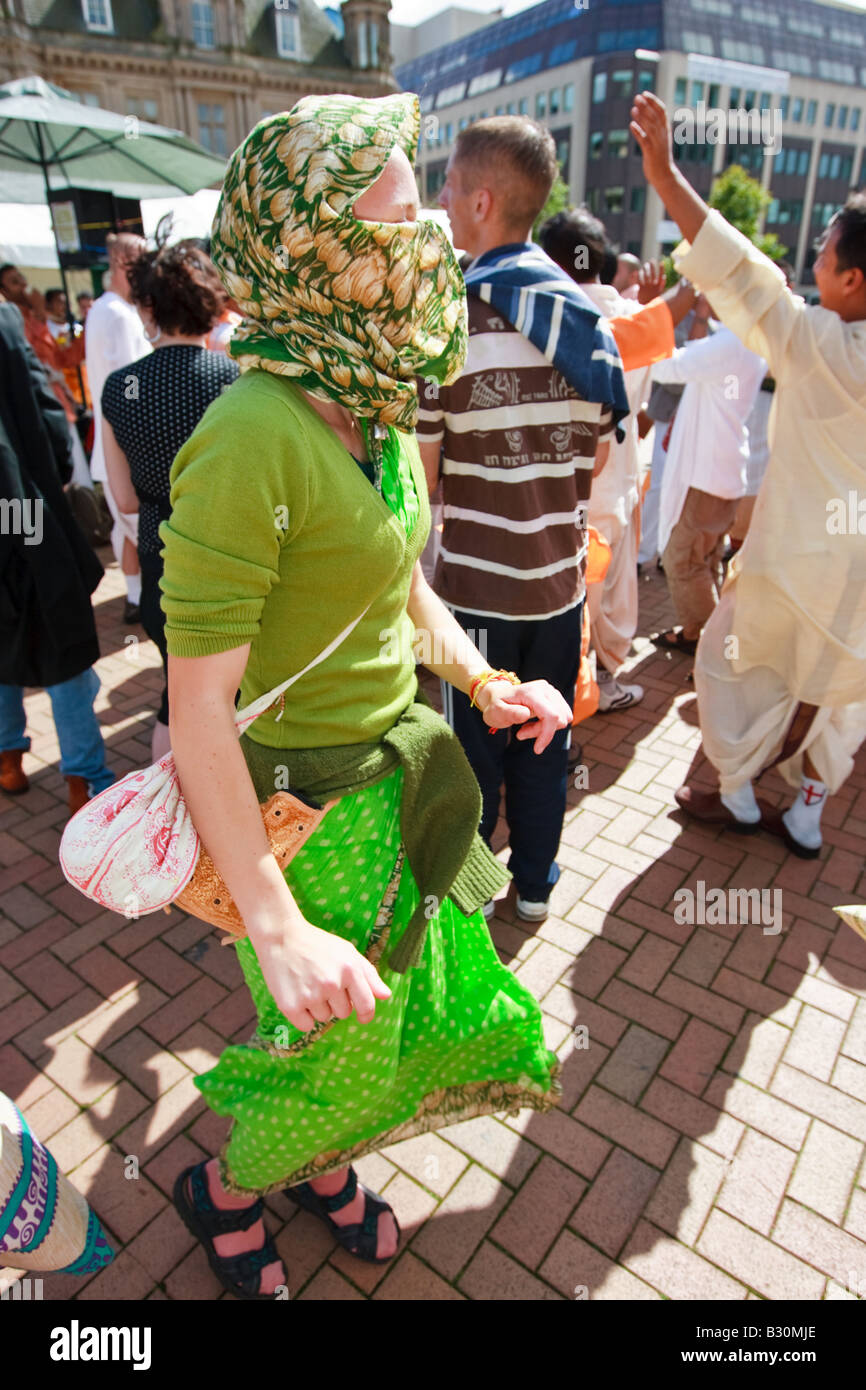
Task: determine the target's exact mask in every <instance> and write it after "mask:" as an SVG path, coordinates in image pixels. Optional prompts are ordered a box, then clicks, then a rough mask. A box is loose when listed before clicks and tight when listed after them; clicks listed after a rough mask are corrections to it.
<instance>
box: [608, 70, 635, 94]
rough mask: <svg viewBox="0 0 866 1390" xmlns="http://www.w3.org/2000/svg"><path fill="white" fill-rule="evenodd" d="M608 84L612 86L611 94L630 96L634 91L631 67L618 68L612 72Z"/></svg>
mask: <svg viewBox="0 0 866 1390" xmlns="http://www.w3.org/2000/svg"><path fill="white" fill-rule="evenodd" d="M610 85H611V86H612V88H613V91H612V92H611V96H614V97H630V96H631V94H632V92H633V91H634V76H633V74H632V71H631V68H620V69H619V70H618V71H617V72H612V73H611V75H610Z"/></svg>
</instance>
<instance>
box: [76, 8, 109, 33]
mask: <svg viewBox="0 0 866 1390" xmlns="http://www.w3.org/2000/svg"><path fill="white" fill-rule="evenodd" d="M81 8H82V11H83V13H84V23H85V24H86V25H87V27H88V29H91V30H93V31H94V32H96V33H99V34H113V33H114V20H113V18H112V15H111V0H81Z"/></svg>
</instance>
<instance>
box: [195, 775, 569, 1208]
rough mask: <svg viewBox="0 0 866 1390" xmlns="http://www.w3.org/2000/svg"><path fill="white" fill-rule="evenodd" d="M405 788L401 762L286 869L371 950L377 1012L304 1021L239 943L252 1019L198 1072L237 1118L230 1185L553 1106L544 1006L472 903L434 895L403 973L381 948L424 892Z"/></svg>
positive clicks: (330, 817) (312, 1169)
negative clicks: (303, 1028) (408, 855)
mask: <svg viewBox="0 0 866 1390" xmlns="http://www.w3.org/2000/svg"><path fill="white" fill-rule="evenodd" d="M402 785H403V772H402V769H401V768H397V769H396V770H395V771H394V772H392V773H391V774H390V775H389V776H388V777H387V778H385V779H384V780H383V781H382V782H379V783H377V784H376V785H375V786H373V787H368V788H366V789H365V790H363V791H360V792H356V793H354V794H353V795H351V796H347V797H344V798H343V799H342V800H341V801H340V802H339V803H338V804H337V805H336V806H335V807H334V808H333V809H332V810H331V811H329V812H328V814H327V815H326V816H325V818H324V820H323V821H322V823H321V825H320V826H319V828H318V829H317V831H316V832H315V834H314V835H313V836H312V837H311V838H310V839H309V840H308V841H307V843H306V844H305V845H304V846H303V848H302V849H301V850H300V851H299V852H298V853H297V855H296V856H295V858H294V859H293V860H292V862H291V864H289V866H288V868H287V869H286V880H287V882H288V884H289V887H290V888H291V890H292V893H293V895H294V897H295V899H296V901H297V903H298V905H299V907H300V908H301V911H302V912H303V913H304V916H305V917H306V918H307V920H308V921H310V922H313V923H314V924H315V925H316V926H319V927H322V928H323V929H325V930H327V931H333V932H336V933H338V934H339V935H340V936H342V937H345V938H346V939H347V940H349V941H351V942H352V943H353V945H355V946H356V947H357V949H358V950H359V951H362V952H364V953H366V954H367V955H368V956H369V957H370V959H372V960H374V961H376V965H377V968H378V970H379V972H380V974H381V975H382V978H383V979H384V980H385V983H386V984H387V985H388V986H389V988H390V989H391V991H392V996H391V998H390V999H389V1000H388V1001H387V1002H382V1001H378V1000H377V1002H376V1016H375V1018H374V1019H373V1021H372V1022H371V1023H368V1024H365V1025H361V1024H359V1023H358V1021H357V1017H356V1016H355V1015H352V1016H351V1017H350V1018H348V1019H341V1020H335V1021H333V1022H331V1023H328V1024H319V1025H317V1026H316V1028H315V1029H314V1030H313V1031H312V1032H310V1033H302V1032H300V1031H299V1030H298V1029H297V1028H294V1027H292V1025H291V1024H290V1023H289V1022H288V1021H287V1020H286V1018H285V1017H284V1016H283V1015H282V1014H281V1013H280V1012H279V1010H278V1008H277V1006H276V1004H275V1003H274V1000H273V998H272V996H271V994H270V991H269V990H268V988H267V985H266V984H265V981H264V978H263V976H262V972H261V969H260V966H259V963H258V960H257V958H256V954H255V951H254V949H253V947H252V944H251V943H250V941H249V940H247V939H244V940H241V941H239V942H238V944H237V947H236V949H237V952H238V957H239V959H240V962H241V966H242V968H243V971H244V975H245V977H246V981H247V984H248V985H249V988H250V991H251V993H252V996H253V1000H254V1001H255V1005H256V1010H257V1013H258V1024H257V1030H256V1033H255V1034H254V1036H253V1038H252V1039H251V1040H250V1041H249V1042H248V1043H246V1044H245V1045H243V1046H230V1047H227V1048H226V1050H225V1051H224V1052H223V1054H222V1056H221V1057H220V1059H219V1062H218V1063H217V1065H216V1066H215V1067H214V1068H213V1069H212V1070H211V1071H209V1072H205V1073H204V1075H202V1076H200V1077H198V1079H197V1081H196V1085H197V1086H198V1088H199V1090H200V1091H201V1092H202V1094H203V1095H204V1097H205V1099H206V1100H207V1102H208V1104H209V1105H210V1106H211V1108H212V1109H213V1110H214V1111H216V1113H217V1114H219V1115H227V1116H231V1118H232V1121H233V1124H232V1129H231V1133H230V1136H229V1139H228V1141H227V1143H226V1145H225V1146H224V1149H223V1152H222V1155H221V1167H222V1174H223V1181H224V1183H225V1184H226V1186H227V1187H229V1188H230V1189H231V1190H234V1191H237V1192H256V1193H260V1192H270V1191H275V1190H278V1189H279V1188H282V1187H289V1186H292V1185H293V1184H295V1183H299V1182H303V1181H305V1180H306V1179H308V1178H310V1177H316V1176H319V1175H321V1174H323V1173H327V1172H331V1171H334V1170H336V1169H338V1168H341V1167H343V1166H345V1164H347V1163H350V1162H351V1161H352V1160H353V1159H355V1158H360V1157H361V1156H362V1155H363V1154H366V1153H370V1152H372V1151H374V1150H376V1149H379V1148H381V1147H383V1146H384V1145H385V1144H390V1143H394V1142H396V1141H397V1140H400V1139H406V1138H409V1137H410V1136H411V1135H413V1134H420V1133H424V1132H426V1131H428V1130H432V1129H439V1128H441V1127H442V1126H444V1125H448V1124H453V1123H455V1122H457V1121H458V1120H465V1119H469V1118H470V1117H472V1116H474V1115H482V1114H491V1113H495V1112H502V1111H508V1112H509V1113H516V1112H517V1111H518V1110H519V1109H521V1108H523V1107H527V1106H529V1107H532V1108H534V1109H536V1110H547V1109H549V1108H550V1107H552V1106H553V1105H555V1104H556V1103H557V1100H558V1098H559V1094H560V1089H559V1082H558V1072H559V1066H558V1062H557V1059H556V1057H555V1055H554V1054H553V1053H552V1052H549V1051H548V1049H547V1047H546V1046H545V1043H544V1036H543V1033H542V1024H541V1011H540V1009H539V1006H538V1004H537V1002H536V1000H535V999H534V998H533V997H532V995H531V994H530V993H529V991H528V990H527V989H526V988H525V987H524V986H523V985H522V984H521V983H520V981H519V980H517V979H516V978H515V977H514V975H512V973H511V972H510V971H509V970H507V969H506V968H505V966H504V965H502V963H501V961H500V960H499V957H498V956H497V954H496V951H495V949H494V947H493V943H492V941H491V939H490V934H489V932H488V930H487V924H486V922H485V920H484V917H483V914H482V913H480V912H477V913H475V914H474V915H473V916H472V917H468V918H467V917H464V916H463V914H462V913H461V912H460V911H458V909H457V908H456V907H455V906H454V904H453V903H452V902H451V901H450V900H449V899H447V898H446V899H445V901H444V902H443V903H441V905H439V907H438V911H435V910H434V909H435V907H436V904H435V903H432V901H431V905H430V906H431V913H432V915H431V916H430V919H429V926H428V931H427V938H426V943H425V948H424V955H423V959H422V961H421V963H420V964H419V965H418V966H416V967H415V968H414V969H412V970H409V971H407V972H406V974H404V975H398V974H395V973H394V972H393V971H390V970H388V969H387V967H385V966H383V964H382V961H381V960H380V959H379V958H378V957H379V956H380V955H384V957H385V959H387V953H388V950H390V947H391V946H392V945H394V944H396V942H397V941H399V939H400V935H401V933H402V932H403V931H404V930H405V928H406V926H407V924H408V922H409V918H410V916H411V914H412V912H413V911H414V909H415V906H416V904H417V903H418V888H417V886H416V884H415V881H414V878H413V877H412V873H411V871H410V868H409V865H408V862H406V861H405V859H404V856H403V851H402V847H401V844H400V794H401V789H402ZM383 903H384V904H385V905H386V907H385V908H383ZM389 904H390V908H388V905H389ZM388 916H390V922H389V923H387V925H385V922H386V918H387V917H388ZM383 928H384V929H383Z"/></svg>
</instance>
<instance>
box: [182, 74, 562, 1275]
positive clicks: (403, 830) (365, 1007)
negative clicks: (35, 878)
mask: <svg viewBox="0 0 866 1390" xmlns="http://www.w3.org/2000/svg"><path fill="white" fill-rule="evenodd" d="M419 119H420V118H419V110H418V102H417V98H415V97H414V96H412V95H408V94H400V95H397V96H390V97H384V98H381V99H377V100H364V99H361V98H358V97H353V96H328V97H307V98H304V99H303V100H302V101H300V102H298V104H297V105H296V106H295V107H294V108H293V109H292V110H291V111H290V112H287V113H283V114H281V115H277V116H273V117H269V118H267V119H266V120H264V121H262V122H261V123H260V124H259V125H258V126H256V128H255V129H254V130H253V131H252V133H251V134H250V135H249V137H248V138H247V140H246V142H245V143H244V144H243V145H242V146H241V148H240V149H239V150H238V151H237V152H236V153H235V155H234V156H233V158H232V159H231V161H230V163H229V169H228V173H227V177H226V181H225V186H224V189H223V193H222V198H221V201H220V205H219V208H218V209H217V214H216V219H215V223H214V233H213V243H212V252H213V259H214V261H215V263H216V265H217V267H218V269H219V271H220V274H221V275H222V278H223V281H224V284H225V287H226V290H227V291H228V293H229V294H230V295H231V296H232V298H233V299H235V300H236V301H237V303H238V305H239V306H240V308H241V311H242V312H243V315H244V322H243V324H242V325H241V327H240V328H239V329H238V331H237V332H236V333H235V335H234V337H233V339H232V342H231V347H230V351H231V355H232V356H233V357H234V358H236V359H237V361H238V362H239V364H240V366H241V369H242V375H241V377H240V378H239V380H238V381H237V382H236V383H235V384H234V385H233V386H231V387H230V388H229V389H228V390H227V391H226V392H224V393H223V394H222V396H221V397H220V398H219V400H217V401H215V402H214V403H213V404H212V405H211V406H210V407H209V409H208V411H207V413H206V414H205V416H204V418H203V419H202V421H201V423H200V424H199V425H198V427H197V428H196V430H195V431H194V433H193V434H192V436H191V438H190V439H189V440H188V442H187V443H186V444H185V445H184V447H183V448H182V449H181V451H180V453H179V454H178V456H177V459H176V460H175V464H174V468H173V471H172V495H171V501H172V514H171V518H170V520H169V521H167V522H165V523H164V524H163V526H162V529H161V535H162V539H163V542H164V546H165V550H164V558H165V571H164V577H163V581H162V589H163V607H164V609H165V613H166V629H165V630H166V640H167V643H168V651H169V655H170V661H169V690H170V705H171V742H172V748H173V750H174V753H175V758H176V762H177V767H178V772H179V776H180V780H181V783H182V787H183V792H184V795H185V798H186V801H187V803H188V806H189V810H190V812H191V815H192V818H193V821H194V823H195V825H196V828H197V829H198V831H199V833H200V835H201V839H202V842H203V843H204V845H206V847H207V850H208V852H209V853H210V855H211V856H212V858H213V860H214V863H215V866H216V868H217V869H218V870H219V872H220V873H221V875H222V877H223V878H224V880H225V882H226V884H227V886H228V888H229V889H230V891H231V894H232V896H233V897H234V900H235V902H236V904H237V907H238V910H239V912H240V915H241V917H242V919H243V922H244V925H245V927H246V933H247V934H246V936H245V937H243V938H242V939H238V940H237V942H236V949H237V953H238V957H239V959H240V963H241V967H242V969H243V972H244V976H245V979H246V981H247V984H248V985H249V988H250V991H251V993H252V997H253V1000H254V1002H255V1006H256V1012H257V1026H256V1032H255V1034H254V1036H253V1038H252V1039H251V1040H250V1042H249V1043H247V1044H245V1045H243V1046H229V1047H227V1048H226V1050H225V1051H224V1052H223V1054H222V1056H221V1057H220V1059H219V1061H218V1063H217V1064H216V1066H215V1067H214V1068H213V1069H212V1070H211V1071H209V1072H207V1073H205V1074H204V1075H203V1076H201V1077H199V1078H198V1081H197V1084H198V1086H199V1088H200V1090H201V1091H202V1092H203V1094H204V1096H205V1098H206V1099H207V1101H208V1103H209V1105H210V1106H211V1107H212V1109H213V1110H215V1111H216V1112H217V1113H218V1114H220V1115H225V1116H230V1117H231V1119H232V1128H231V1132H230V1135H229V1138H228V1140H227V1142H226V1144H225V1145H224V1146H223V1149H222V1151H221V1154H220V1156H219V1158H218V1159H216V1158H215V1159H211V1160H209V1161H207V1162H205V1163H202V1164H200V1165H198V1166H196V1167H194V1168H190V1169H188V1170H187V1171H186V1172H185V1173H182V1174H181V1175H180V1176H179V1178H178V1181H177V1184H176V1187H175V1194H174V1195H175V1203H176V1205H177V1207H178V1209H179V1211H180V1213H181V1215H182V1216H183V1218H184V1220H185V1222H186V1224H187V1225H188V1227H189V1229H190V1230H191V1231H192V1232H193V1233H194V1234H195V1235H196V1236H197V1238H198V1239H199V1240H200V1241H201V1242H202V1244H203V1246H204V1248H205V1250H206V1252H207V1255H208V1259H209V1261H210V1264H211V1268H212V1269H213V1271H214V1273H215V1274H216V1276H217V1278H218V1279H219V1280H220V1282H221V1283H222V1284H223V1285H224V1286H225V1287H226V1288H228V1289H230V1290H231V1291H232V1292H233V1293H235V1294H237V1295H238V1296H239V1297H243V1298H270V1297H273V1296H274V1294H275V1292H278V1291H279V1290H280V1288H281V1286H284V1285H285V1284H286V1283H287V1274H286V1270H285V1268H284V1266H283V1263H282V1261H281V1258H280V1255H279V1253H278V1252H277V1250H276V1248H275V1246H274V1244H273V1242H272V1240H271V1238H270V1237H269V1236H268V1237H266V1234H265V1230H264V1227H263V1224H262V1221H261V1213H262V1196H263V1194H267V1193H270V1192H274V1191H280V1190H283V1189H285V1190H286V1192H287V1195H288V1196H289V1197H290V1198H292V1199H293V1200H294V1201H296V1202H297V1203H298V1204H299V1205H301V1206H302V1207H304V1208H306V1209H307V1210H310V1211H312V1212H313V1213H315V1214H316V1215H317V1216H319V1217H321V1219H322V1220H324V1221H325V1222H326V1224H327V1225H328V1227H329V1229H330V1231H331V1233H332V1235H333V1236H334V1237H335V1238H336V1239H337V1240H338V1241H339V1242H340V1243H341V1244H342V1245H343V1246H344V1247H345V1248H346V1249H347V1250H349V1251H350V1252H351V1253H352V1254H354V1255H356V1256H358V1257H359V1258H361V1259H365V1260H371V1261H379V1262H381V1261H385V1260H388V1259H390V1258H391V1257H392V1256H393V1255H394V1253H395V1252H396V1250H397V1246H398V1243H399V1236H400V1232H399V1226H398V1223H397V1219H396V1217H395V1215H394V1213H393V1212H392V1211H391V1208H390V1207H389V1205H388V1204H387V1202H386V1201H385V1200H384V1199H383V1198H381V1197H379V1196H377V1195H376V1194H375V1193H372V1192H370V1191H369V1190H368V1189H367V1188H366V1187H364V1185H363V1184H362V1183H361V1182H360V1181H359V1180H358V1179H357V1177H356V1174H355V1170H354V1168H352V1167H351V1164H352V1162H353V1161H355V1160H357V1159H360V1158H361V1157H362V1156H363V1155H365V1154H369V1153H371V1152H374V1151H376V1150H378V1149H380V1148H381V1147H382V1146H383V1145H385V1144H388V1143H392V1142H395V1141H396V1140H399V1139H403V1138H407V1137H409V1136H410V1135H413V1134H419V1133H423V1132H425V1131H428V1130H431V1129H435V1128H437V1127H440V1126H443V1125H446V1124H450V1123H453V1122H456V1121H458V1120H463V1119H467V1118H469V1117H471V1116H475V1115H481V1114H489V1113H492V1112H499V1111H505V1110H507V1111H517V1110H518V1109H520V1108H521V1107H526V1106H532V1107H534V1108H536V1109H538V1110H545V1109H547V1108H549V1107H550V1106H552V1105H554V1104H555V1103H556V1099H557V1095H558V1084H557V1063H556V1058H555V1057H554V1055H553V1054H552V1053H550V1052H549V1051H548V1050H547V1048H546V1046H545V1043H544V1039H543V1035H542V1027H541V1015H540V1010H539V1008H538V1005H537V1004H536V1002H535V1000H534V999H533V998H532V996H531V995H530V994H529V993H528V991H527V990H526V989H525V988H524V987H523V986H522V985H521V984H520V982H519V981H518V980H516V979H515V978H514V976H513V975H512V974H511V973H510V972H509V971H508V970H506V969H505V968H504V967H503V966H502V964H501V963H500V961H499V959H498V957H497V955H496V952H495V950H494V948H493V945H492V942H491V940H490V936H489V934H488V931H487V927H486V925H485V921H484V916H483V914H482V912H481V911H480V909H481V908H482V906H483V905H484V904H485V902H487V901H489V899H491V898H492V897H493V896H494V894H495V893H496V892H498V891H499V889H500V888H501V887H503V886H504V884H505V882H506V879H507V874H506V871H505V870H504V869H503V868H502V866H501V865H500V864H499V863H498V862H497V861H496V860H495V859H494V858H493V856H492V855H491V854H490V852H489V851H488V850H487V848H486V846H485V845H484V844H483V842H482V841H481V839H480V837H479V836H478V833H477V830H478V823H479V817H480V807H481V800H480V793H479V791H478V786H477V783H476V782H475V780H474V777H473V776H472V773H471V770H470V769H469V765H468V763H467V762H466V760H465V757H464V755H463V753H462V750H461V748H460V746H459V744H458V743H457V740H456V739H455V737H454V735H453V734H452V733H451V731H450V729H449V728H448V726H447V725H446V724H445V722H444V721H443V720H442V719H440V718H439V716H438V715H437V714H435V712H434V711H433V710H432V709H431V708H430V707H429V705H428V704H427V702H426V701H424V700H423V699H422V697H421V696H420V695H419V692H418V683H417V679H416V674H415V655H414V652H415V650H416V649H417V647H418V645H419V642H420V645H421V646H422V647H423V650H424V654H425V662H426V664H428V665H429V667H430V669H431V670H432V671H434V672H435V673H436V674H437V675H439V676H441V677H443V678H444V679H446V680H448V681H450V682H452V683H453V684H454V685H455V686H456V687H457V688H458V689H460V690H462V691H464V692H466V693H470V692H471V693H472V694H474V696H475V697H476V699H477V703H478V705H479V707H480V708H481V709H482V710H483V714H484V718H485V720H486V722H487V724H488V725H489V726H490V728H491V730H495V729H505V728H509V727H510V726H514V729H513V733H512V735H511V736H512V737H517V738H520V739H524V738H527V739H532V740H534V743H535V747H536V750H537V751H539V752H541V751H543V749H544V748H545V747H546V746H547V744H548V743H549V742H550V739H551V738H552V737H553V734H554V732H555V731H556V730H557V729H561V728H563V727H565V726H566V725H567V724H568V723H569V722H570V719H571V712H570V711H569V710H568V708H567V706H566V704H565V702H564V701H563V700H562V698H561V696H560V695H559V694H558V692H557V691H555V690H554V689H553V688H552V687H551V686H550V685H548V684H547V683H546V682H544V681H530V682H528V683H521V682H520V681H519V677H517V676H515V675H514V673H503V672H492V671H491V669H490V667H489V665H488V663H487V662H486V661H485V660H484V658H483V656H482V655H481V653H480V652H479V651H478V650H477V649H476V647H475V646H473V644H472V643H471V642H470V641H469V639H468V637H467V636H466V634H465V633H464V632H463V631H462V629H461V628H460V627H459V626H458V624H457V623H456V621H455V620H454V619H453V618H452V616H451V615H450V613H449V612H448V611H447V609H446V608H445V607H444V606H443V605H442V604H441V602H440V601H439V600H438V599H437V598H436V597H435V595H434V594H433V593H432V591H431V590H430V589H429V587H428V585H427V583H426V581H425V580H424V578H423V575H422V572H421V568H420V565H419V563H418V561H419V557H420V555H421V551H422V550H423V547H424V543H425V541H426V538H427V533H428V529H429V506H428V502H427V489H426V485H425V479H424V472H423V469H422V467H421V462H420V457H419V453H418V448H417V445H416V442H415V436H414V433H413V428H414V424H415V418H416V411H417V391H416V386H415V378H416V377H417V376H418V375H421V376H425V377H427V378H430V379H433V380H436V381H438V382H443V383H444V382H448V381H451V380H453V379H454V377H455V376H456V375H457V374H458V373H459V371H460V369H461V367H462V365H463V361H464V358H465V351H466V341H467V329H466V303H465V296H464V288H463V282H462V277H461V275H460V271H459V268H458V266H457V263H456V260H455V257H454V253H453V251H452V248H451V246H450V244H449V243H448V241H447V239H446V238H445V237H444V235H443V234H442V233H441V231H440V230H439V229H438V228H437V227H436V225H435V224H434V223H432V222H426V221H419V220H418V204H417V188H416V184H415V179H414V175H413V173H412V165H411V159H412V158H413V157H414V152H415V149H416V147H417V141H418V131H419ZM338 639H339V640H338ZM323 651H328V652H329V654H328V655H327V656H326V657H325V658H324V659H322V660H320V661H319V662H318V664H315V665H313V666H312V667H311V669H309V670H307V669H306V668H307V667H310V665H311V663H315V661H316V658H317V657H320V656H321V654H322V653H323ZM429 654H432V659H431V660H430V661H429V662H427V661H426V657H427V655H429ZM298 672H303V673H304V674H303V675H302V676H301V677H300V679H298V680H297V682H296V683H295V684H293V685H292V686H291V687H290V688H289V690H288V691H286V693H285V696H284V697H283V698H282V699H281V700H279V701H278V702H275V704H274V706H272V707H271V708H270V709H268V710H267V711H266V712H265V713H264V714H262V715H261V716H260V717H259V718H258V719H257V720H256V722H255V723H254V724H253V725H252V726H251V727H250V729H249V732H247V733H244V734H243V735H242V737H241V738H240V739H238V737H237V735H236V731H235V726H234V719H233V716H234V712H235V711H234V704H235V695H236V692H237V690H238V687H240V700H239V703H240V704H241V705H247V704H248V703H249V702H250V701H252V700H255V699H256V698H258V697H260V696H262V695H263V694H267V692H269V691H271V690H273V689H274V688H275V687H276V686H277V685H278V684H279V683H280V682H281V681H282V680H285V679H286V678H287V677H289V676H290V675H293V674H295V673H298ZM280 788H282V789H288V790H289V791H290V792H291V793H293V794H294V795H296V796H298V797H300V798H302V799H305V800H307V801H308V802H312V803H313V804H314V805H316V806H318V807H324V806H328V807H329V809H328V810H327V811H326V813H325V815H324V817H323V818H322V819H321V821H320V823H319V824H318V826H317V828H316V829H315V831H314V833H313V834H312V835H311V836H310V837H309V838H308V839H307V840H306V841H305V842H304V844H303V845H302V847H301V848H300V849H299V850H298V851H297V853H296V854H295V856H294V857H293V858H292V859H291V861H290V863H289V864H288V866H287V868H286V869H285V872H284V873H283V872H282V871H281V870H280V868H279V866H278V864H277V861H276V859H275V858H274V857H273V855H272V854H271V852H270V847H269V843H268V840H267V838H266V835H265V831H264V828H263V823H262V816H261V813H260V810H259V804H260V803H263V802H265V801H266V800H267V799H268V798H269V797H270V796H271V795H272V794H273V793H274V791H275V790H276V789H280Z"/></svg>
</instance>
